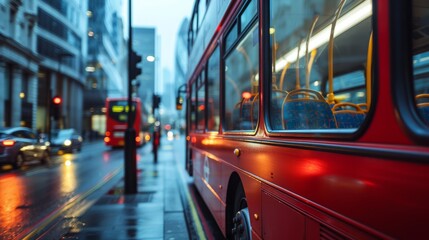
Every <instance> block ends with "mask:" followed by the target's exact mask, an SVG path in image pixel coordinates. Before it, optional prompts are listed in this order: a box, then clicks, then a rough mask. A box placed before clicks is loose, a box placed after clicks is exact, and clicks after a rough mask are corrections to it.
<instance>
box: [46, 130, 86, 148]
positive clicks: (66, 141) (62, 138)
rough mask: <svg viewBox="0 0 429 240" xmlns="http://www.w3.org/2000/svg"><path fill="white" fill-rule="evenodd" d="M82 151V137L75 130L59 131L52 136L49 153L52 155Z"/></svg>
mask: <svg viewBox="0 0 429 240" xmlns="http://www.w3.org/2000/svg"><path fill="white" fill-rule="evenodd" d="M81 149H82V137H81V136H80V135H79V134H78V133H77V132H76V130H74V129H72V128H69V129H60V130H58V131H56V132H54V134H53V135H52V139H51V151H52V153H58V154H62V153H66V152H68V153H72V152H73V151H74V150H77V151H78V152H80V150H81Z"/></svg>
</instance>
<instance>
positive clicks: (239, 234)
mask: <svg viewBox="0 0 429 240" xmlns="http://www.w3.org/2000/svg"><path fill="white" fill-rule="evenodd" d="M232 216H233V219H232V223H233V224H232V229H231V233H232V239H252V226H251V225H250V215H249V209H248V208H247V202H246V196H245V194H244V190H243V186H242V185H241V184H239V185H238V187H237V191H236V194H235V199H234V214H233V215H232Z"/></svg>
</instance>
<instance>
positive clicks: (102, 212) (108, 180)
mask: <svg viewBox="0 0 429 240" xmlns="http://www.w3.org/2000/svg"><path fill="white" fill-rule="evenodd" d="M184 141H185V139H184V136H181V137H177V138H175V139H170V140H167V138H162V144H161V148H160V150H159V151H160V152H159V156H160V159H159V163H158V164H154V163H153V154H152V152H151V151H152V146H151V144H150V143H149V144H146V145H145V146H143V147H141V148H138V149H137V167H138V175H139V178H138V179H139V180H138V186H139V190H138V192H139V193H138V194H136V195H130V196H129V195H123V194H124V191H123V177H124V167H123V156H124V152H123V149H121V148H118V149H111V148H109V147H106V146H105V145H104V144H103V142H101V141H95V142H90V143H86V144H84V145H83V148H82V151H81V152H79V153H72V154H64V155H59V156H53V157H52V165H51V166H49V167H46V166H45V165H41V164H40V163H38V162H37V163H36V162H35V163H34V164H27V165H26V166H24V167H23V168H22V169H20V170H12V168H11V167H8V166H5V167H3V168H2V170H1V171H0V200H1V201H2V203H3V204H2V205H0V239H24V238H29V239H35V238H37V239H90V238H91V236H98V237H99V238H100V239H119V238H120V239H128V238H129V237H130V236H128V235H127V234H129V233H127V232H124V231H122V230H124V229H128V230H129V229H130V228H135V229H136V231H135V233H136V234H137V233H139V236H142V237H143V238H147V237H152V238H156V239H165V238H166V237H174V238H176V239H188V238H190V239H192V238H193V239H195V238H196V239H204V238H206V239H221V238H222V237H223V236H222V234H221V232H220V230H219V229H218V228H217V226H216V223H215V222H214V219H213V217H212V215H211V214H210V213H209V211H208V209H207V207H206V206H205V204H204V202H203V201H202V199H201V197H200V195H199V194H198V192H197V191H196V188H195V187H194V185H193V182H192V177H189V176H188V175H187V173H186V171H185V169H184V164H185V163H184ZM136 201H137V202H136ZM139 201H140V202H139ZM141 201H142V202H141ZM121 208H125V209H129V210H131V208H132V209H134V210H133V212H134V214H132V215H130V214H131V212H130V211H126V212H127V213H126V214H125V216H123V217H120V214H124V213H123V211H119V212H118V210H120V209H121ZM139 212H140V213H141V214H143V215H138V214H137V215H135V213H139ZM118 217H120V218H126V219H128V220H129V219H130V218H131V217H134V218H136V221H134V222H130V221H125V225H124V223H123V221H119V222H118V219H117V218H118ZM121 222H122V223H121ZM130 224H131V225H133V226H129V225H130ZM113 228H115V229H116V230H113ZM108 230H112V232H110V233H109V232H107V233H106V231H108ZM106 234H107V235H106ZM109 234H110V235H109ZM112 234H115V235H112ZM118 234H119V235H118ZM121 234H122V235H121ZM108 236H110V238H109V237H108Z"/></svg>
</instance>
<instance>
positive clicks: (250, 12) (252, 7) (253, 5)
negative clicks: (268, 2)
mask: <svg viewBox="0 0 429 240" xmlns="http://www.w3.org/2000/svg"><path fill="white" fill-rule="evenodd" d="M257 3H258V1H256V0H253V1H250V3H249V4H248V5H247V7H246V9H245V10H244V12H243V13H242V14H241V15H240V31H243V30H244V29H245V28H246V26H247V25H249V23H250V21H251V20H252V19H253V17H254V16H255V15H256V13H257Z"/></svg>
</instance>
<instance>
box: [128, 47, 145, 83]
mask: <svg viewBox="0 0 429 240" xmlns="http://www.w3.org/2000/svg"><path fill="white" fill-rule="evenodd" d="M141 61H142V56H140V55H138V54H137V53H136V52H134V51H131V57H130V72H129V74H130V79H136V78H137V76H138V75H140V74H142V69H141V67H138V66H137V65H138V64H139V63H140V62H141Z"/></svg>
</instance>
